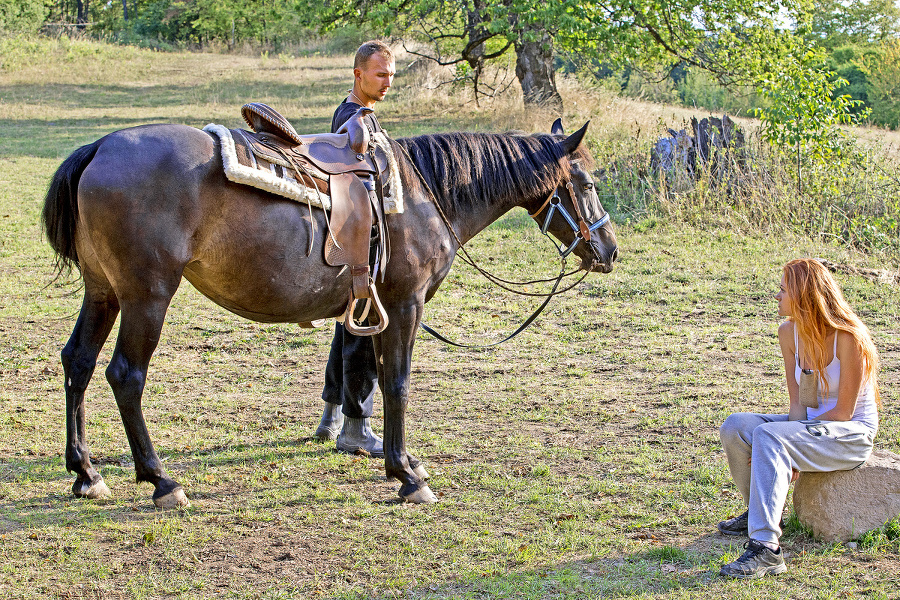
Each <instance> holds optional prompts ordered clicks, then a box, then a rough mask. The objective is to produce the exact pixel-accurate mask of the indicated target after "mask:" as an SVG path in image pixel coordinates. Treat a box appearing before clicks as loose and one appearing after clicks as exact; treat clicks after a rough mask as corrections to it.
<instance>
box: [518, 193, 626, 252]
mask: <svg viewBox="0 0 900 600" xmlns="http://www.w3.org/2000/svg"><path fill="white" fill-rule="evenodd" d="M566 189H567V190H569V199H570V200H571V201H572V207H573V208H574V209H575V216H577V217H578V221H577V222H576V221H575V219H573V218H572V215H570V214H569V211H567V210H566V207H565V206H563V204H562V200H561V199H560V197H559V186H557V187H556V189H554V190H553V195H552V196H550V197H548V198H547V199H546V200H545V201H544V203H543V204H542V205H541V207H540V208H539V209H537V210H536V211H534V213H532V214H529V215H528V216H529V217H531V218H532V219H534V220H535V221H537V219H536V217H537V216H538V215H539V214H541V212H542V211H543V210H544V209H545V208H547V206H548V205H549V206H550V209H549V210H548V211H547V216H546V217H544V223H543V224H542V225H541V233H543V234H544V235H546V236H547V238H548V239H549V240H550V241H551V242H553V245H554V246H556V249H557V250H558V251H559V255H560V256H561V257H562V258H566V257H567V256H568V255H569V254H571V253H572V251H573V250H575V247H576V246H578V242H580V241H581V240H584V241H585V242H586V243H587V245H588V247H590V249H591V252H593V253H594V257H595V258H596V259H597V260H603V259H602V258H601V257H600V253H599V252H597V249H596V248H594V246H593V244H591V243H590V241H591V234H592V233H593V232H595V231H596V230H598V229H600V228H601V227H603V226H604V225H606V224H607V223H609V213H608V212H606V213H605V214H604V215H603V216H602V217H600V218H599V219H597V220H596V221H594V222H593V223H591V224H590V225H588V224H587V222H586V221H585V220H584V217H582V216H581V210H580V209H579V208H578V202H576V201H575V186H574V185H572V182H571V181H568V182H566ZM556 212H559V214H561V215H562V217H563V219H565V220H566V223H568V224H569V227H571V228H572V232H573V233H574V234H575V239H574V240H572V243H571V244H569V247H568V248H566V249H565V250H564V249H563V247H562V245H561V244H559V243H558V242H557V241H556V240H555V239H553V238H552V237H551V236H550V235H549V234H548V233H547V229H549V228H550V221H552V220H553V214H554V213H556Z"/></svg>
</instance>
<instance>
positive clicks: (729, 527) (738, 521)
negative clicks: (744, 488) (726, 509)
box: [719, 510, 750, 536]
mask: <svg viewBox="0 0 900 600" xmlns="http://www.w3.org/2000/svg"><path fill="white" fill-rule="evenodd" d="M749 514H750V511H747V510H745V511H744V513H743V514H740V515H738V516H736V517H734V518H733V519H728V520H727V521H721V522H720V523H719V533H721V534H722V535H744V536H746V535H750V532H749V530H748V525H747V517H748V515H749Z"/></svg>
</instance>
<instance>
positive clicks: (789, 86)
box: [755, 53, 868, 163]
mask: <svg viewBox="0 0 900 600" xmlns="http://www.w3.org/2000/svg"><path fill="white" fill-rule="evenodd" d="M815 62H817V61H816V56H815V55H813V54H812V53H808V54H807V55H806V56H805V57H804V59H803V60H799V61H793V62H790V63H787V64H785V65H784V67H783V70H782V71H781V72H780V73H778V74H777V75H774V76H771V77H768V78H766V79H764V80H763V81H762V82H761V83H760V86H759V87H760V91H761V92H762V93H763V95H765V96H766V97H767V98H768V100H769V102H770V106H768V107H766V108H758V109H756V111H755V112H756V114H757V116H758V117H759V118H760V120H762V123H763V137H765V139H766V140H767V141H768V142H769V143H771V144H772V145H773V146H775V147H776V148H779V149H782V150H784V151H786V152H796V157H797V161H798V163H799V162H800V161H801V160H802V158H804V157H805V158H808V159H810V160H811V161H812V162H813V163H824V162H826V161H830V160H832V159H833V158H834V157H836V156H840V155H841V153H842V151H843V148H844V145H845V144H844V141H845V136H844V134H843V132H842V131H841V130H840V129H839V128H838V127H837V126H838V125H851V124H854V123H856V122H858V121H859V120H860V118H865V117H866V116H867V114H868V113H867V112H866V111H862V112H860V113H859V114H853V113H852V109H853V108H854V107H857V106H858V105H859V104H861V102H860V101H859V100H853V99H852V98H851V97H850V96H849V95H847V94H842V95H838V94H835V90H836V89H837V88H838V87H839V86H842V85H847V81H846V80H844V79H841V78H839V77H838V78H835V77H834V76H833V74H832V73H830V72H828V71H825V70H824V69H821V68H819V67H818V66H815Z"/></svg>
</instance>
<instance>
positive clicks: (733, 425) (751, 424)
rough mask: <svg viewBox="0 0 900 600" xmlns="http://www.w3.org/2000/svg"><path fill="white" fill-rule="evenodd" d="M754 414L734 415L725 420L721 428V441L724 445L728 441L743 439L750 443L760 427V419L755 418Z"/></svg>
mask: <svg viewBox="0 0 900 600" xmlns="http://www.w3.org/2000/svg"><path fill="white" fill-rule="evenodd" d="M753 417H754V415H753V414H752V413H733V414H731V415H729V416H728V418H727V419H725V422H724V423H722V426H721V427H719V439H720V440H722V443H723V444H726V443H727V442H728V441H731V440H736V439H741V440H743V441H749V440H750V439H751V437H752V435H753V430H754V429H755V428H756V427H757V426H758V425H759V422H758V419H755V418H753Z"/></svg>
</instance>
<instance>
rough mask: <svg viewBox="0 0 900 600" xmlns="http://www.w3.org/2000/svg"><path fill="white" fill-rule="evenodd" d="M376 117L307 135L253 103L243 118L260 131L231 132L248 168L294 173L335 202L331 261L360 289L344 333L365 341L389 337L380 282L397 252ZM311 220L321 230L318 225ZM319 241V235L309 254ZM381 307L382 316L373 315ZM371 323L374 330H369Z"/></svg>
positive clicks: (328, 248) (362, 112) (330, 220)
mask: <svg viewBox="0 0 900 600" xmlns="http://www.w3.org/2000/svg"><path fill="white" fill-rule="evenodd" d="M371 112H373V111H372V109H370V108H360V109H359V111H357V113H356V114H355V115H354V116H353V117H351V118H350V120H348V121H347V122H346V123H345V124H344V125H343V126H342V127H341V129H339V130H338V132H337V133H322V134H313V135H299V134H297V132H296V130H294V127H293V126H292V125H291V124H290V123H289V122H288V120H287V119H285V118H284V117H283V116H282V115H281V114H279V113H278V112H277V111H276V110H275V109H273V108H271V107H269V106H267V105H265V104H262V103H259V102H251V103H249V104H245V105H244V106H243V107H242V108H241V114H242V115H243V117H244V120H245V121H246V122H247V124H248V125H249V126H250V127H251V128H252V129H253V132H249V131H245V130H242V129H233V130H231V133H232V137H233V138H234V143H235V149H236V151H237V156H238V162H240V163H241V164H244V165H247V166H252V167H256V168H264V169H267V168H270V166H271V168H272V169H273V170H274V165H279V166H280V167H281V168H289V169H290V170H291V171H292V176H293V177H294V178H295V179H296V181H297V183H299V184H300V185H304V186H306V187H309V188H312V189H314V190H318V192H321V193H323V194H328V195H330V196H331V214H330V216H329V214H328V212H327V211H326V212H325V215H326V217H325V218H326V223H327V224H328V236H327V238H326V241H325V262H326V263H328V264H329V265H331V266H343V267H349V268H350V274H351V277H352V285H351V288H350V299H349V301H348V303H347V308H346V310H345V311H344V327H346V329H347V331H349V332H350V333H352V334H353V335H361V336H365V335H375V334H377V333H381V332H382V331H383V330H384V328H385V327H387V325H388V318H387V315H386V314H385V313H384V308H383V307H382V305H381V301H380V300H379V299H378V293H377V291H376V289H375V278H376V277H377V276H378V274H379V272H380V273H381V275H382V281H383V280H384V268H385V266H386V265H387V262H388V258H389V253H390V244H389V242H388V237H387V227H385V222H384V209H383V205H382V182H383V181H385V176H386V174H387V170H388V169H389V166H388V165H389V161H388V159H387V157H386V156H385V155H384V153H383V152H380V151H376V149H375V148H374V146H373V145H372V144H371V143H370V142H371V133H370V132H369V129H368V127H367V126H366V124H365V123H364V121H363V118H364V117H365V116H366V115H367V114H369V113H371ZM260 162H262V163H268V164H263V165H261V164H260ZM311 210H312V207H311V206H310V211H311ZM310 222H311V223H313V227H315V225H314V223H315V221H314V220H311V221H310ZM314 235H315V230H314V229H313V233H312V235H311V236H310V245H309V249H308V250H307V255H308V254H309V252H311V251H312V245H313V237H314ZM376 241H377V243H374V242H376ZM373 246H374V247H373ZM370 255H371V256H370ZM370 258H372V266H371V267H370ZM360 300H365V301H366V303H365V306H364V308H363V309H362V312H361V313H360V311H358V310H357V303H358V301H360ZM373 307H374V313H375V314H374V315H373V316H369V311H370V309H371V308H373ZM358 313H359V314H358ZM357 315H358V316H357ZM367 317H368V318H369V322H370V323H374V324H371V325H363V324H361V323H365V320H366V318H367Z"/></svg>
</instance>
